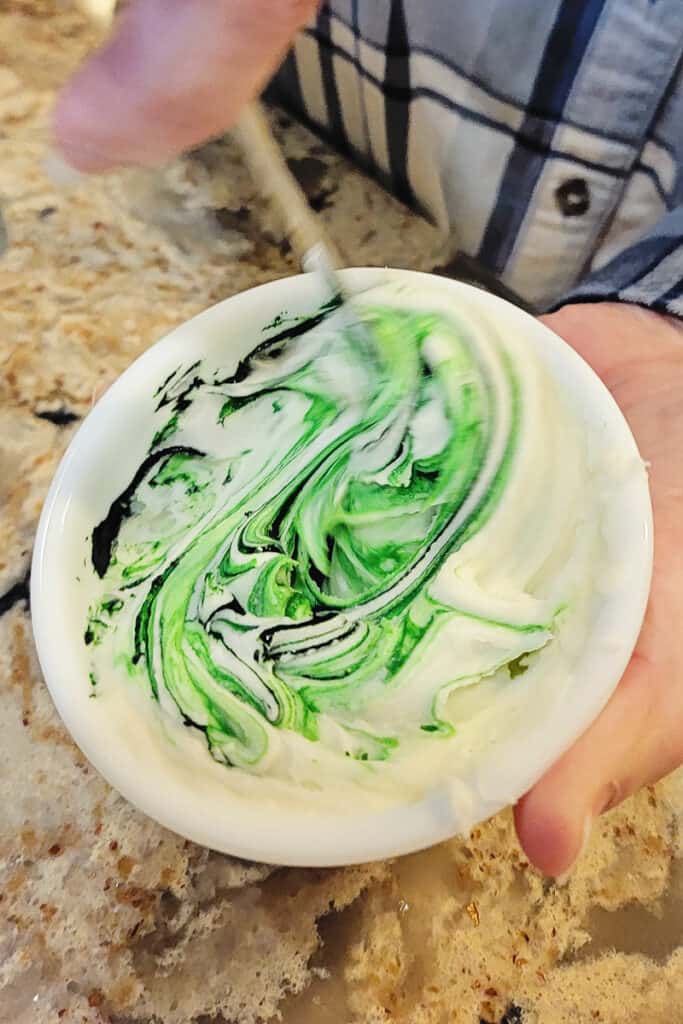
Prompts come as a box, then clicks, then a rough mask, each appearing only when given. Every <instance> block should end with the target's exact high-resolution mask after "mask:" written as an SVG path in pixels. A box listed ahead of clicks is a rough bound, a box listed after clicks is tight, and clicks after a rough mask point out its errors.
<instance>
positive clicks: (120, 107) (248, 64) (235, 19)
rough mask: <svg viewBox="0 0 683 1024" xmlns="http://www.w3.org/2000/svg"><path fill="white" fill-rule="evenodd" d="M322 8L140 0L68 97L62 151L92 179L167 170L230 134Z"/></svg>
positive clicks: (265, 1) (248, 0)
mask: <svg viewBox="0 0 683 1024" xmlns="http://www.w3.org/2000/svg"><path fill="white" fill-rule="evenodd" d="M316 7H317V0H133V2H132V3H131V4H130V6H129V7H128V8H127V9H126V10H125V12H124V14H123V15H122V17H121V20H120V23H119V24H118V26H117V29H116V32H115V34H114V36H113V38H112V39H111V40H110V41H109V42H107V43H106V45H105V46H104V47H103V48H102V49H101V50H100V51H99V52H98V53H96V54H95V55H94V56H93V57H92V58H90V60H88V61H87V62H86V64H85V65H84V66H83V67H82V68H81V69H80V71H79V72H78V73H77V74H76V75H75V76H74V78H73V79H72V80H71V81H70V82H69V83H68V85H67V86H66V88H65V89H64V91H63V93H62V95H61V96H60V97H59V100H58V102H57V107H56V110H55V115H54V134H55V138H56V144H57V147H58V149H59V150H60V151H61V153H62V154H63V156H64V157H65V159H66V160H67V162H68V163H69V164H71V165H72V166H73V167H75V168H76V169H77V170H80V171H85V172H98V171H106V170H108V169H110V168H112V167H116V166H124V165H152V164H157V163H162V162H164V161H166V160H169V159H170V158H171V157H173V156H175V155H176V154H177V153H179V152H181V151H182V150H184V149H188V148H189V147H191V146H196V145H198V144H199V143H201V142H203V141H205V140H206V139H208V138H210V137H211V136H215V135H218V134H220V133H221V132H223V131H225V130H227V129H228V128H229V127H230V126H231V125H232V124H233V123H234V122H235V120H236V119H237V116H238V114H239V111H240V109H241V107H242V106H243V105H244V104H245V103H247V102H249V101H250V100H251V99H253V98H254V97H255V96H256V95H258V93H259V92H260V91H261V90H262V89H263V87H264V86H265V84H266V82H267V81H268V79H269V77H270V76H271V75H272V73H273V72H274V71H275V69H276V68H277V66H278V64H279V62H280V60H281V59H282V57H283V55H284V53H285V52H286V49H287V47H288V45H289V43H290V42H291V40H292V37H293V36H294V35H295V33H296V32H297V31H298V30H299V29H300V28H301V27H302V26H303V25H304V24H305V23H306V21H307V20H308V18H310V17H311V16H312V15H313V13H314V11H315V9H316Z"/></svg>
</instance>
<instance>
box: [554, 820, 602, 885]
mask: <svg viewBox="0 0 683 1024" xmlns="http://www.w3.org/2000/svg"><path fill="white" fill-rule="evenodd" d="M593 821H594V818H593V816H592V815H588V816H587V817H586V819H585V820H584V823H583V836H582V839H581V846H580V847H579V849H578V852H577V854H576V857H575V858H574V860H573V861H572V862H571V864H570V865H569V867H568V868H566V869H565V870H564V871H563V872H562V874H561V875H558V876H557V878H556V879H555V883H556V885H559V886H562V885H566V884H567V882H568V881H569V879H570V878H571V876H572V874H573V872H574V868H575V867H576V865H577V864H578V863H579V861H580V860H581V858H582V857H583V855H584V853H585V852H586V848H587V847H588V844H589V843H590V838H591V833H592V831H593Z"/></svg>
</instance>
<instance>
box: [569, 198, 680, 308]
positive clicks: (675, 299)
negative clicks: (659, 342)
mask: <svg viewBox="0 0 683 1024" xmlns="http://www.w3.org/2000/svg"><path fill="white" fill-rule="evenodd" d="M570 302H632V303H635V304H636V305H638V306H645V307H646V308H647V309H652V310H656V311H657V312H659V313H667V314H669V316H677V317H680V318H683V206H678V207H676V209H675V210H672V211H671V212H670V213H668V214H667V215H666V216H665V217H663V218H662V220H660V221H659V222H658V224H657V225H656V226H655V227H654V228H653V230H652V231H651V232H649V234H647V235H644V236H643V237H642V238H641V239H640V240H639V241H638V242H636V243H635V245H632V246H630V248H628V249H625V250H624V251H623V252H621V253H619V255H618V256H615V258H614V259H613V260H611V261H610V262H609V263H608V264H606V266H604V267H601V268H600V270H596V271H595V272H594V273H592V274H589V275H588V276H587V277H585V278H584V279H583V280H582V281H580V282H579V283H578V284H577V285H576V286H575V287H574V288H572V290H571V291H570V292H569V293H568V294H566V295H564V296H563V297H562V299H561V300H559V301H557V302H554V303H553V305H552V309H553V310H555V309H559V307H560V306H564V305H567V303H570Z"/></svg>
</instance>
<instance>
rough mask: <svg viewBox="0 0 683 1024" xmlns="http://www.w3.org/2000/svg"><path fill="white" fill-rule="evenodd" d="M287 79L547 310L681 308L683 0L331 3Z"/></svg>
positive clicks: (307, 107)
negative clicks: (608, 303)
mask: <svg viewBox="0 0 683 1024" xmlns="http://www.w3.org/2000/svg"><path fill="white" fill-rule="evenodd" d="M276 88H277V91H278V93H279V95H280V97H281V98H283V99H284V101H285V103H286V104H287V105H288V106H289V107H290V108H291V109H292V110H293V112H294V113H296V114H297V115H298V116H300V117H301V118H302V119H303V120H305V121H307V122H308V123H310V124H311V125H312V126H313V127H314V128H315V129H316V130H317V131H319V132H320V133H321V134H323V135H325V136H326V137H328V138H329V139H330V140H331V141H332V142H333V143H334V144H335V145H336V146H337V147H338V148H340V149H341V150H342V151H345V152H347V153H349V154H350V155H351V156H352V157H353V158H354V159H356V160H357V161H358V162H359V163H360V164H361V165H362V166H364V167H365V168H367V170H368V171H369V172H370V173H372V174H373V175H375V176H376V177H377V178H378V179H379V180H380V181H381V182H382V183H383V184H385V185H386V186H387V188H389V189H390V190H391V191H392V192H393V193H394V194H396V195H397V196H399V197H400V198H402V199H404V200H405V201H406V202H408V203H409V204H410V205H412V206H414V207H415V208H417V209H420V210H423V211H424V212H425V213H426V214H427V215H428V216H429V217H430V218H431V219H432V220H434V221H436V222H437V223H438V224H440V225H442V226H443V227H444V228H446V229H448V230H449V231H451V232H452V233H453V234H454V235H455V238H456V240H457V243H458V245H459V247H460V249H461V250H462V251H463V252H464V253H466V254H467V255H468V256H470V257H472V258H474V259H475V260H476V261H477V262H478V263H480V264H481V265H482V266H483V267H485V268H486V269H488V270H490V271H493V272H494V273H495V274H496V275H498V276H499V277H500V278H501V279H502V281H503V282H505V284H506V285H507V286H508V287H509V288H511V289H513V290H514V291H515V292H516V293H518V294H519V295H521V296H522V297H524V298H525V299H526V300H527V301H528V302H529V303H530V304H532V305H533V306H535V307H537V308H541V307H546V306H548V305H549V304H555V303H557V302H558V300H560V298H561V297H567V296H569V297H570V298H571V299H572V300H574V301H577V300H589V301H590V300H599V299H605V298H610V299H619V300H622V301H629V302H638V303H641V304H644V305H647V306H650V307H652V308H656V309H660V310H663V311H667V312H670V313H673V314H676V315H679V316H683V280H682V279H683V206H681V205H680V204H681V203H683V177H682V175H681V168H682V166H683V0H332V2H330V3H325V4H323V6H322V7H321V9H320V12H319V14H318V16H317V19H316V20H315V22H314V23H313V24H311V25H310V26H309V27H308V28H307V29H306V30H305V31H304V32H303V33H302V34H301V35H300V36H299V38H298V39H297V41H296V43H295V46H294V48H293V51H292V53H291V54H290V55H289V57H288V58H287V60H286V61H285V63H284V65H283V67H282V68H281V70H280V72H279V75H278V78H277V82H276Z"/></svg>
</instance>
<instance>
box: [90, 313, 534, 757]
mask: <svg viewBox="0 0 683 1024" xmlns="http://www.w3.org/2000/svg"><path fill="white" fill-rule="evenodd" d="M363 319H364V324H363V325H362V326H359V325H358V324H355V325H354V324H353V323H350V322H349V321H348V320H347V319H346V316H345V314H344V312H343V310H342V311H338V310H334V309H332V308H329V309H325V310H323V311H322V312H321V313H320V315H318V316H316V317H314V318H312V319H311V320H304V321H294V322H290V323H288V324H286V325H285V326H284V328H283V325H282V324H279V325H277V327H278V328H279V329H277V330H275V331H274V330H273V328H272V327H271V329H270V337H268V338H267V340H266V341H264V342H262V343H261V344H259V345H257V346H256V347H255V348H254V349H253V351H252V352H251V353H250V354H249V355H248V356H247V357H246V358H245V359H243V360H242V361H241V362H240V363H239V365H238V366H237V368H236V369H234V371H233V372H231V373H230V374H228V375H226V374H225V372H223V373H221V371H220V370H216V369H215V368H212V366H211V365H208V364H207V363H206V362H205V361H203V362H198V363H195V364H194V365H192V366H191V367H189V368H180V369H179V370H177V371H176V372H175V373H174V374H172V375H171V377H170V378H169V379H167V380H166V381H165V382H164V383H163V385H162V386H161V387H160V388H159V390H158V391H157V393H156V396H155V402H156V412H155V416H156V433H155V434H154V436H153V439H152V442H151V446H150V448H149V452H148V455H147V457H146V459H145V460H144V462H143V463H142V464H141V465H140V467H139V469H138V471H137V472H136V473H135V475H134V477H133V479H132V480H131V482H130V484H129V486H128V487H127V488H126V489H125V491H124V492H123V493H122V494H120V495H119V496H118V497H117V498H116V500H115V501H114V502H113V503H112V505H111V508H110V509H109V512H108V514H107V516H106V517H105V518H104V519H103V520H102V522H100V523H99V524H98V525H97V526H96V527H95V529H94V530H93V534H92V563H93V567H94V570H95V573H96V575H97V577H98V578H99V579H100V581H101V589H100V597H99V599H98V600H97V601H95V602H94V603H93V605H92V607H91V611H90V616H89V620H88V623H87V628H86V632H85V642H86V644H87V645H88V647H89V651H90V655H91V662H92V665H91V667H92V672H91V683H93V688H94V692H95V693H96V692H97V688H96V681H97V679H98V678H100V677H103V676H104V675H105V674H106V673H107V672H111V666H112V663H114V664H118V665H120V664H121V663H122V662H123V663H124V664H125V665H126V666H127V669H128V672H129V673H130V674H131V675H132V676H133V677H135V678H139V679H140V680H141V681H143V682H144V684H145V685H146V686H148V688H149V693H150V695H151V696H152V697H153V699H154V700H155V701H157V702H159V704H160V706H161V707H162V708H163V709H164V711H165V712H167V713H169V714H170V715H172V716H173V717H175V718H176V719H178V720H180V721H182V722H183V723H184V724H185V725H187V726H188V727H194V728H198V729H200V730H202V731H203V733H204V734H205V737H206V742H207V744H208V747H209V749H210V751H211V754H212V755H213V757H214V758H216V759H217V760H219V761H222V762H224V763H225V764H228V765H236V766H240V767H242V768H247V769H250V770H254V771H258V772H266V771H277V772H284V773H286V772H287V768H286V765H285V762H286V758H285V757H284V754H283V750H284V749H285V748H286V746H287V737H288V736H292V737H294V736H295V735H296V736H298V737H299V738H300V739H303V740H304V741H305V743H306V744H307V745H308V746H305V748H304V749H305V750H309V749H310V754H311V758H313V760H315V751H316V749H320V748H322V747H324V748H325V750H326V751H328V752H331V754H332V755H334V756H335V757H338V758H340V759H344V758H352V759H354V760H355V761H361V762H365V761H367V762H373V763H375V764H377V763H378V762H386V761H391V759H392V758H395V757H397V756H399V753H400V750H401V745H404V746H405V744H406V743H407V744H408V745H411V744H412V745H414V744H415V743H418V742H419V743H430V744H433V743H438V742H439V741H441V740H443V739H445V738H447V737H450V736H452V735H453V731H454V727H453V723H452V721H451V720H450V719H449V716H448V714H447V711H446V702H447V698H448V694H449V693H450V692H451V691H452V689H453V688H454V687H456V686H459V685H463V684H465V683H467V684H473V683H476V682H477V681H478V680H480V679H482V678H484V677H485V676H490V675H491V674H492V673H494V672H496V671H498V670H500V669H501V667H502V666H504V665H506V664H509V665H510V667H511V668H510V675H511V676H513V675H515V674H517V673H518V672H520V671H522V670H523V664H524V663H523V662H521V661H520V658H521V657H522V656H524V655H525V654H526V653H528V652H531V651H534V650H537V649H538V648H539V647H542V646H543V645H544V644H546V643H547V642H548V639H549V636H550V634H549V632H548V628H549V622H547V621H534V618H533V616H531V617H529V615H527V616H524V615H522V616H521V617H519V616H518V617H517V618H516V619H515V618H514V617H508V618H507V619H506V618H505V616H502V615H498V614H497V613H496V612H495V610H494V611H492V612H488V613H487V612H486V611H482V610H481V609H476V608H474V609H473V608H472V607H469V608H468V607H462V606H459V605H458V601H457V600H456V599H453V600H452V601H451V600H450V599H448V595H447V593H445V591H446V590H447V588H444V586H440V587H437V588H435V587H434V586H433V584H434V581H435V579H436V578H437V576H439V574H441V576H443V572H444V566H445V565H446V561H447V560H448V559H449V558H450V557H451V556H453V555H454V553H456V552H458V551H459V550H460V549H461V548H462V546H463V545H464V544H465V543H466V542H467V541H469V540H470V539H472V538H473V537H475V535H477V534H478V533H479V532H480V531H481V530H482V528H483V526H484V525H485V524H486V523H487V522H488V520H489V519H490V517H491V516H492V514H493V513H494V512H495V511H496V509H497V508H498V506H499V504H500V502H501V499H502V497H503V495H504V494H505V490H506V486H507V483H508V478H509V475H510V471H511V467H512V466H513V464H514V460H515V457H516V452H517V448H518V444H519V436H520V416H521V402H520V383H519V380H518V376H517V374H516V372H515V370H514V368H513V365H512V361H511V359H510V357H509V355H508V353H507V352H506V350H505V348H504V347H503V346H502V345H501V344H499V343H498V342H497V341H496V339H495V337H489V338H487V339H486V341H485V343H484V342H483V341H482V339H481V337H479V336H477V335H476V334H475V333H473V331H472V330H471V328H470V326H469V325H468V324H467V323H466V322H465V321H462V322H461V321H460V320H459V319H458V318H457V317H455V316H448V317H446V316H445V315H442V314H441V313H438V314H437V313H430V312H423V311H417V310H411V309H403V308H399V307H397V308H392V307H390V306H388V305H383V306H377V307H373V308H366V309H364V311H363ZM436 591H438V595H437V593H436ZM454 619H458V620H463V622H464V624H465V626H466V625H467V623H468V622H473V621H474V622H475V623H476V624H477V627H478V628H479V627H481V629H482V630H488V631H489V633H496V632H497V633H498V634H500V635H501V636H502V640H501V641H500V643H498V644H497V646H496V645H493V646H492V647H491V648H490V650H489V651H487V652H486V653H485V655H484V656H483V657H482V658H480V661H479V663H478V667H477V668H476V669H475V670H473V669H472V667H471V658H470V659H469V660H467V659H465V661H466V663H465V662H463V664H462V666H461V665H460V664H459V656H458V651H457V650H453V651H452V670H449V673H447V675H448V678H446V679H444V674H443V672H435V673H434V674H431V673H430V669H429V665H430V658H431V657H432V656H433V654H434V651H435V649H436V648H435V645H438V643H439V638H440V636H441V634H442V631H443V630H444V627H445V625H446V624H447V623H449V622H450V623H452V622H453V620H454ZM487 635H488V634H487ZM482 650H483V647H482ZM492 651H493V653H491V652H492ZM441 660H442V661H443V652H442V657H441ZM416 679H417V683H416V682H415V680H416ZM511 685H513V684H511ZM416 694H417V696H416ZM296 742H297V743H299V740H298V739H297V741H296ZM283 744H284V747H283ZM300 749H301V747H300V746H298V747H297V750H298V751H300ZM278 751H279V753H278ZM283 765H285V766H284V767H283Z"/></svg>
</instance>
